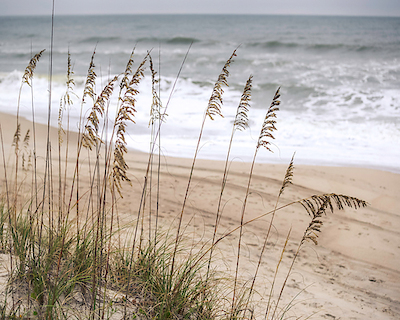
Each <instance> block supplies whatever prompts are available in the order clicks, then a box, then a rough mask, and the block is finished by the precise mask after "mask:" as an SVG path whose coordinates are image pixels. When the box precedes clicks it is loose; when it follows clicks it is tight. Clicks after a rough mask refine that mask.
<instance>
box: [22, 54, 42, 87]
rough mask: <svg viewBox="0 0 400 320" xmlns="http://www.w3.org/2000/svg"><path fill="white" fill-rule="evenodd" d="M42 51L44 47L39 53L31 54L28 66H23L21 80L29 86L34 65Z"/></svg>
mask: <svg viewBox="0 0 400 320" xmlns="http://www.w3.org/2000/svg"><path fill="white" fill-rule="evenodd" d="M44 51H45V49H43V50H42V51H40V52H39V53H36V54H35V55H34V56H33V58H32V59H31V60H30V61H29V64H28V66H27V67H26V68H25V72H24V75H23V76H22V82H23V83H26V84H27V85H28V86H31V84H30V80H32V77H33V73H34V71H35V69H36V65H37V63H38V62H39V59H40V57H41V56H42V54H43V52H44Z"/></svg>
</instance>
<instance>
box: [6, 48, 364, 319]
mask: <svg viewBox="0 0 400 320" xmlns="http://www.w3.org/2000/svg"><path fill="white" fill-rule="evenodd" d="M43 54H44V50H43V51H41V52H39V53H37V54H36V55H34V56H33V58H32V59H31V60H30V62H29V64H28V66H27V68H26V69H25V73H24V75H23V77H22V80H21V90H20V94H21V91H22V88H23V87H26V86H27V87H30V88H31V90H32V94H34V92H33V88H32V83H33V80H34V79H33V78H34V72H35V68H36V64H37V63H39V60H40V59H41V57H42V55H43ZM235 56H236V50H235V51H234V52H233V53H232V55H231V56H230V57H229V59H228V60H227V61H226V63H225V65H224V66H222V71H221V72H220V74H219V75H218V77H217V80H216V82H215V85H214V88H213V90H212V92H211V96H210V99H209V101H208V103H207V102H206V103H205V106H206V108H205V112H204V118H203V122H202V126H201V128H200V134H199V139H198V144H197V147H196V151H195V154H194V156H193V159H192V165H191V169H190V173H189V176H188V178H187V186H186V191H185V192H184V195H183V197H182V199H181V207H180V208H177V210H178V211H177V212H175V213H176V216H175V219H173V220H171V221H170V225H168V226H166V225H165V223H164V224H163V225H161V224H160V218H159V208H160V206H161V205H162V203H161V202H160V201H161V200H160V199H161V198H160V193H162V192H163V190H162V189H161V188H160V172H161V170H162V169H161V152H160V149H159V148H160V136H161V134H162V125H163V123H164V122H165V121H168V120H167V119H166V115H167V111H168V103H169V101H168V102H167V103H166V104H165V106H163V105H162V102H161V99H160V98H159V95H158V87H157V86H158V79H157V73H156V72H155V70H154V66H153V61H152V56H151V53H148V54H147V55H146V56H145V57H144V58H142V59H141V61H140V63H138V65H137V66H136V67H134V60H133V58H134V52H132V55H131V56H130V57H129V60H128V62H127V65H126V69H125V70H123V72H122V73H120V74H118V75H116V76H115V77H111V78H110V79H109V82H108V83H107V84H106V85H105V87H104V88H103V90H102V91H101V92H96V78H97V75H96V67H95V53H93V55H92V58H91V61H90V63H89V68H88V71H87V77H86V82H85V85H84V91H83V93H82V95H81V97H80V98H79V101H80V108H81V110H84V109H85V110H87V109H88V110H89V112H88V116H87V117H83V111H82V112H81V115H82V116H81V119H80V126H79V130H78V132H77V133H73V132H71V131H70V128H69V127H65V123H69V121H68V109H69V108H70V107H71V106H72V103H73V100H74V99H75V100H77V99H78V94H77V93H75V91H74V86H75V83H74V78H73V76H74V73H73V69H72V65H71V57H70V55H69V54H68V57H67V74H66V91H65V94H64V96H63V97H60V98H61V99H60V108H59V114H58V120H59V121H58V123H59V126H58V128H57V130H56V131H57V134H58V137H55V136H53V135H52V132H54V128H51V127H50V114H49V123H48V125H47V140H46V141H43V140H41V141H39V140H37V139H36V130H37V129H36V124H35V119H34V117H33V119H32V127H31V128H30V129H29V130H27V131H26V132H22V129H21V124H20V116H19V100H20V97H17V100H18V107H17V110H16V127H15V133H14V135H13V141H12V143H10V144H11V146H12V147H11V148H9V149H7V148H5V145H7V143H8V142H7V141H6V142H5V141H3V132H2V131H1V127H0V133H1V145H2V162H3V164H2V165H3V169H4V170H3V171H4V176H3V177H2V193H1V199H0V246H1V247H0V248H1V252H2V256H3V260H4V261H6V263H5V264H6V265H5V266H4V267H5V268H6V270H7V282H6V283H5V284H4V286H3V287H2V293H1V299H2V300H1V301H0V310H1V317H2V318H3V319H14V318H23V319H32V318H38V319H73V318H76V319H86V318H88V319H135V318H137V319H219V318H222V319H252V318H257V319H258V318H260V319H261V318H264V319H285V318H286V317H287V312H288V310H289V309H290V308H291V305H290V304H289V305H288V304H284V303H282V297H283V296H284V295H285V286H286V283H287V279H288V278H289V276H290V275H291V273H292V270H293V268H295V262H296V259H297V257H298V256H299V254H300V253H301V249H302V246H303V245H304V244H305V243H306V242H311V243H315V244H317V238H318V233H319V232H320V231H321V227H322V224H323V219H324V215H325V214H326V213H329V212H331V211H333V210H341V209H344V208H345V207H352V208H359V207H364V206H366V202H364V201H363V200H360V199H357V198H354V197H350V196H347V195H341V194H333V193H332V194H320V195H312V194H311V195H310V196H309V197H308V198H302V199H298V200H294V201H291V202H284V203H281V201H280V200H281V195H282V194H283V193H284V192H285V190H286V189H287V188H290V185H291V183H292V177H293V174H294V157H293V158H292V160H291V161H290V163H289V164H288V167H287V170H286V173H285V175H284V176H283V177H282V183H281V188H280V189H279V190H277V191H276V192H277V195H276V200H275V205H274V206H273V207H271V208H270V210H268V211H267V212H264V213H263V214H260V215H258V216H257V217H253V218H251V219H249V218H247V215H246V213H247V212H246V209H247V202H248V199H249V195H250V190H251V187H252V176H253V168H254V165H255V163H256V158H257V153H258V152H259V151H260V150H262V149H266V150H267V151H270V148H269V147H270V144H271V141H272V139H274V135H275V132H276V130H277V129H276V122H277V115H278V114H279V106H280V100H279V98H280V88H277V90H276V92H275V93H273V94H272V97H271V103H270V105H269V107H268V108H267V111H266V114H265V118H264V121H263V124H262V127H261V128H260V131H259V136H258V140H257V143H256V145H255V149H254V150H255V151H254V157H253V162H252V165H251V169H250V171H249V172H248V178H247V181H248V183H247V185H244V186H243V188H244V190H245V191H244V193H243V198H242V202H241V203H242V206H241V207H239V208H237V212H238V213H239V215H240V224H238V225H236V226H232V228H231V230H228V231H223V232H222V233H221V232H219V231H220V230H219V229H218V228H219V224H220V221H221V215H222V213H223V212H224V204H225V203H226V202H227V201H228V196H225V193H224V192H225V190H226V186H227V182H228V180H229V164H230V161H231V159H230V150H231V146H232V144H233V143H234V138H235V137H234V135H235V132H237V131H238V130H246V128H247V127H248V121H249V118H248V111H249V109H250V101H251V89H252V81H253V79H252V77H251V76H249V78H248V79H247V82H246V84H245V86H244V88H243V94H242V96H241V98H240V101H239V102H238V107H237V113H236V116H235V120H234V122H233V126H232V133H231V138H230V143H229V146H228V148H227V150H228V151H227V156H226V161H225V165H224V170H223V171H221V177H220V188H219V190H220V191H219V193H218V194H217V195H216V197H217V198H218V201H217V205H216V206H215V222H214V224H213V226H211V227H208V228H211V232H210V234H211V235H212V236H211V237H210V238H206V239H205V238H203V239H201V241H198V242H195V243H194V242H191V241H189V240H188V238H190V236H191V235H190V231H189V229H188V228H187V227H188V224H189V222H187V221H188V219H187V216H188V215H190V214H188V213H187V211H188V210H187V205H188V201H190V196H191V192H196V189H195V188H193V187H192V181H193V179H192V178H193V176H195V175H196V170H195V168H196V160H197V154H198V151H199V148H200V146H201V139H202V134H203V129H204V127H205V124H206V123H207V122H208V121H214V120H215V121H217V120H219V119H218V118H221V117H223V108H222V106H223V93H224V87H226V86H228V78H229V67H230V65H231V64H232V63H234V57H235ZM183 64H184V62H183ZM145 73H148V74H149V75H150V76H151V79H152V81H151V83H152V90H151V92H152V105H151V106H149V107H150V110H151V112H150V119H149V130H150V131H151V150H150V151H149V154H148V161H147V162H146V163H145V165H144V166H143V168H142V180H141V181H132V177H131V175H130V172H129V168H130V165H131V164H130V163H128V162H127V160H126V155H127V153H128V152H129V150H128V148H127V143H126V128H127V126H134V125H135V113H136V107H137V106H136V97H137V95H139V94H140V92H139V89H138V84H139V83H140V82H141V80H142V78H143V77H144V74H145ZM178 77H179V75H178ZM178 77H177V78H178ZM50 81H51V79H50ZM50 93H51V90H50ZM112 96H116V97H117V99H115V101H116V104H117V105H116V106H115V107H116V109H117V113H116V114H115V115H111V114H109V107H110V103H114V102H112V101H114V100H112V99H111V97H112ZM32 112H33V113H32V114H33V116H34V107H33V106H32ZM110 128H112V129H111V132H112V134H111V135H108V133H107V132H110V130H109V129H110ZM40 148H42V149H43V150H45V154H44V155H43V156H39V154H38V150H39V149H40ZM6 149H7V150H6ZM129 184H136V185H138V186H140V189H141V192H136V193H135V194H131V193H132V191H131V189H130V188H129ZM126 197H128V198H129V197H135V198H137V199H138V201H137V203H138V206H137V207H135V208H130V215H131V222H130V223H129V224H123V223H122V222H121V217H120V213H119V205H120V203H121V202H123V201H124V199H125V198H126ZM288 207H295V208H296V209H295V210H304V214H305V216H306V217H307V215H308V217H309V222H308V226H307V227H306V229H305V230H304V231H302V233H303V236H302V237H301V238H300V239H298V246H297V250H296V251H295V252H294V254H292V255H291V256H286V255H285V250H286V245H284V246H283V248H282V249H281V254H280V258H279V259H278V262H277V264H276V271H275V275H274V277H273V278H272V279H269V292H270V294H269V296H268V297H267V298H266V299H265V303H264V304H263V305H262V306H261V305H260V304H259V303H257V302H256V301H255V300H254V297H255V295H256V294H255V286H256V282H257V280H258V279H259V278H258V272H259V268H260V266H261V264H262V259H263V257H264V255H265V252H267V251H268V249H269V246H270V242H269V240H270V236H271V232H272V229H273V228H274V218H275V216H276V215H277V214H278V213H279V214H281V211H282V214H285V213H284V209H286V208H288ZM224 214H226V213H224ZM262 218H267V219H268V221H269V222H268V227H267V229H266V230H265V232H263V234H260V235H259V239H260V241H261V243H260V252H259V255H258V257H256V260H255V261H253V263H254V264H255V265H256V268H255V272H254V275H253V276H252V280H251V281H247V282H243V281H242V279H241V270H240V260H241V259H242V250H243V248H242V246H243V243H242V239H243V232H244V228H245V227H246V226H247V225H249V224H252V223H257V221H259V220H260V219H262ZM189 221H190V219H189ZM231 236H234V237H235V238H234V239H235V241H236V246H237V247H236V249H235V250H236V251H235V252H236V253H237V257H236V268H234V269H233V270H231V272H230V273H227V272H220V271H219V270H218V268H216V262H215V261H217V260H218V259H220V257H218V255H219V251H218V250H217V249H218V246H219V245H220V244H221V243H223V242H224V241H225V240H226V239H227V238H231ZM289 238H290V232H289V234H287V237H286V240H285V241H286V242H285V243H286V244H287V243H288V241H289ZM283 259H289V269H288V270H286V271H285V276H284V277H283V279H284V281H283V282H282V283H279V284H278V281H276V276H277V274H278V273H279V272H280V266H281V262H282V260H283ZM3 264H4V263H3ZM256 304H257V308H256V307H255V306H256Z"/></svg>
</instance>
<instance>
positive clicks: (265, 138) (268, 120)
mask: <svg viewBox="0 0 400 320" xmlns="http://www.w3.org/2000/svg"><path fill="white" fill-rule="evenodd" d="M279 91H280V87H279V88H278V90H277V91H276V93H275V96H274V99H273V100H272V103H271V105H270V107H269V109H268V111H267V114H266V115H265V119H264V122H263V125H262V128H261V133H260V136H259V138H258V143H257V149H258V148H260V147H261V146H263V147H265V148H266V149H267V150H269V151H271V152H272V150H271V149H270V148H269V147H268V145H269V144H270V141H269V139H275V138H274V136H273V134H272V132H273V131H275V130H276V127H275V123H276V121H275V119H274V118H276V114H275V112H276V111H278V110H279V108H278V107H277V106H279V104H280V103H281V102H280V101H279V100H278V99H279V97H280V93H279Z"/></svg>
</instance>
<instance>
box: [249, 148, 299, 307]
mask: <svg viewBox="0 0 400 320" xmlns="http://www.w3.org/2000/svg"><path fill="white" fill-rule="evenodd" d="M293 160H294V155H293V156H292V159H291V160H290V163H289V166H288V168H287V169H286V173H285V177H284V179H283V181H282V186H281V189H280V190H279V194H278V197H277V199H276V202H275V206H274V210H273V212H272V217H271V220H270V222H269V226H268V231H267V234H266V236H265V239H264V243H263V246H262V248H261V252H260V257H259V259H258V263H257V267H256V271H255V273H254V276H253V280H252V283H251V286H250V291H249V297H248V300H247V302H246V307H245V309H247V306H248V304H249V300H250V297H251V294H252V292H253V289H254V285H255V282H256V279H257V275H258V270H259V268H260V266H261V261H262V257H263V255H264V251H265V248H266V247H267V243H268V239H269V235H270V232H271V228H272V224H273V222H274V217H275V213H276V208H277V207H278V203H279V200H280V197H281V195H282V193H283V191H284V190H285V189H286V187H287V186H288V185H290V184H292V178H293V169H294V167H293ZM282 254H283V253H282Z"/></svg>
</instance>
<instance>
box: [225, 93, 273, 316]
mask: <svg viewBox="0 0 400 320" xmlns="http://www.w3.org/2000/svg"><path fill="white" fill-rule="evenodd" d="M279 89H280V88H278V90H277V91H276V93H275V96H274V98H273V99H272V103H271V105H270V107H269V108H268V111H267V113H266V115H265V118H264V122H263V124H262V127H261V132H260V135H259V137H258V141H257V146H256V150H255V151H254V156H253V161H252V163H251V168H250V174H249V181H248V183H247V189H246V195H245V197H244V201H243V206H242V214H241V218H240V232H239V241H238V253H237V259H236V271H235V280H234V285H233V298H232V311H233V310H234V307H235V298H236V287H237V280H238V273H239V260H240V249H241V243H242V236H243V225H244V214H245V212H246V205H247V199H248V196H249V193H250V184H251V178H252V176H253V170H254V164H255V162H256V157H257V153H258V150H259V149H260V147H264V148H266V149H267V150H268V151H271V152H272V150H271V149H270V148H269V144H270V139H274V136H273V131H275V130H276V127H275V123H276V121H275V118H276V114H275V112H276V111H278V110H279V109H278V107H277V106H278V105H279V104H280V101H279V100H278V99H279V97H280V94H279Z"/></svg>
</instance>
